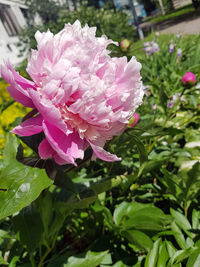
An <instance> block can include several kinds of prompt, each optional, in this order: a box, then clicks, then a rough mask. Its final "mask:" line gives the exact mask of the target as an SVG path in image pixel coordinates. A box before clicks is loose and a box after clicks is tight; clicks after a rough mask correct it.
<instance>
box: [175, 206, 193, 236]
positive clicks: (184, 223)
mask: <svg viewBox="0 0 200 267" xmlns="http://www.w3.org/2000/svg"><path fill="white" fill-rule="evenodd" d="M170 213H171V215H172V217H173V218H174V219H175V222H176V224H177V225H178V226H179V227H180V228H181V229H182V230H183V231H184V232H185V233H186V234H187V235H188V236H190V237H191V238H193V234H192V233H191V232H189V231H188V230H190V229H191V228H192V227H191V225H190V223H189V221H188V220H187V218H186V217H185V216H184V215H183V214H181V213H180V212H178V211H176V210H174V209H172V208H170Z"/></svg>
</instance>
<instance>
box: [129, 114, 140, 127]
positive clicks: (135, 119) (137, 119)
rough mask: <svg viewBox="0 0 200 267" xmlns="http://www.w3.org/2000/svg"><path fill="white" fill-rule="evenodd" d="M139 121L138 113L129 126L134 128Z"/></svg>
mask: <svg viewBox="0 0 200 267" xmlns="http://www.w3.org/2000/svg"><path fill="white" fill-rule="evenodd" d="M138 121H139V114H138V113H135V114H134V115H133V118H131V119H130V120H129V124H128V127H134V126H135V125H136V124H137V123H138Z"/></svg>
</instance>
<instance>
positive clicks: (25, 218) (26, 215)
mask: <svg viewBox="0 0 200 267" xmlns="http://www.w3.org/2000/svg"><path fill="white" fill-rule="evenodd" d="M13 226H14V230H15V232H16V233H18V234H19V238H20V242H21V243H22V244H23V245H25V246H26V247H27V249H28V251H29V252H32V251H34V249H35V248H36V247H38V245H39V242H40V240H41V237H42V233H43V230H44V229H43V224H42V220H41V217H40V215H39V213H38V211H37V209H36V207H35V203H32V204H31V205H30V206H28V207H26V208H24V209H23V210H22V211H21V212H20V213H19V214H18V215H17V216H16V217H14V219H13Z"/></svg>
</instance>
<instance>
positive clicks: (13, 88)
mask: <svg viewBox="0 0 200 267" xmlns="http://www.w3.org/2000/svg"><path fill="white" fill-rule="evenodd" d="M0 73H1V76H2V77H3V78H4V80H6V81H7V82H8V83H9V84H10V86H9V87H8V88H7V90H8V92H9V94H10V95H11V96H12V98H14V99H15V100H16V101H17V102H19V103H21V104H22V105H24V106H25V107H31V108H34V107H35V106H34V104H33V102H32V100H31V98H30V96H29V93H28V91H27V90H26V89H27V88H30V87H31V88H34V83H33V82H31V81H29V80H27V79H25V78H23V77H22V76H20V75H19V74H18V73H17V72H16V71H15V70H14V68H13V67H12V65H11V64H10V63H9V62H6V64H5V66H3V65H1V67H0Z"/></svg>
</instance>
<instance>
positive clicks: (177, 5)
mask: <svg viewBox="0 0 200 267" xmlns="http://www.w3.org/2000/svg"><path fill="white" fill-rule="evenodd" d="M172 2H173V6H174V8H175V9H177V8H180V7H182V6H186V5H188V4H191V3H192V0H181V1H180V0H172Z"/></svg>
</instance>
